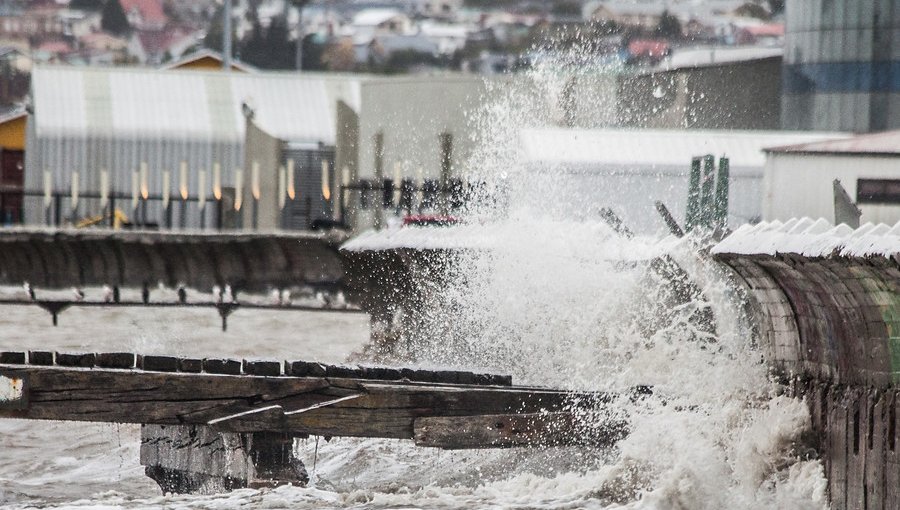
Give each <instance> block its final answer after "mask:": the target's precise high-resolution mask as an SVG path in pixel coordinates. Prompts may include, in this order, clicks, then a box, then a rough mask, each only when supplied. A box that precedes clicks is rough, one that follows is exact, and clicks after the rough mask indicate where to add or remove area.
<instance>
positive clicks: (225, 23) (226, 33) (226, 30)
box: [222, 0, 232, 71]
mask: <svg viewBox="0 0 900 510" xmlns="http://www.w3.org/2000/svg"><path fill="white" fill-rule="evenodd" d="M231 2H232V0H225V4H224V6H223V9H222V69H224V70H226V71H230V70H231Z"/></svg>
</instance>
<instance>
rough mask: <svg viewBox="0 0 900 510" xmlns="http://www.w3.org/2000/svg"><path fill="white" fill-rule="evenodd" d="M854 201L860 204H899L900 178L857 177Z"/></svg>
mask: <svg viewBox="0 0 900 510" xmlns="http://www.w3.org/2000/svg"><path fill="white" fill-rule="evenodd" d="M856 202H857V203H860V204H900V180H897V179H859V180H857V181H856Z"/></svg>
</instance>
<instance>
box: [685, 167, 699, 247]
mask: <svg viewBox="0 0 900 510" xmlns="http://www.w3.org/2000/svg"><path fill="white" fill-rule="evenodd" d="M699 216H700V158H694V159H692V160H691V177H690V182H689V184H688V202H687V213H686V214H685V219H684V229H685V230H686V231H688V232H690V231H692V230H694V227H695V226H697V223H698V221H699Z"/></svg>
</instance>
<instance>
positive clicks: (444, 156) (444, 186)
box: [438, 133, 453, 214]
mask: <svg viewBox="0 0 900 510" xmlns="http://www.w3.org/2000/svg"><path fill="white" fill-rule="evenodd" d="M439 139H440V143H441V195H440V198H439V199H438V202H439V204H440V208H441V214H449V213H450V208H449V203H450V200H449V197H448V196H447V192H448V191H449V186H450V176H451V173H452V171H453V167H452V165H453V135H452V134H450V133H441V134H440V135H439Z"/></svg>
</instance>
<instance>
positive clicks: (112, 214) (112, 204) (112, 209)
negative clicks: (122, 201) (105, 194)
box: [109, 193, 116, 228]
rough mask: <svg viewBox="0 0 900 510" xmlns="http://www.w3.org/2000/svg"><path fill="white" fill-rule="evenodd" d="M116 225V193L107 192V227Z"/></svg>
mask: <svg viewBox="0 0 900 510" xmlns="http://www.w3.org/2000/svg"><path fill="white" fill-rule="evenodd" d="M115 227H116V195H115V193H110V194H109V228H115Z"/></svg>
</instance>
